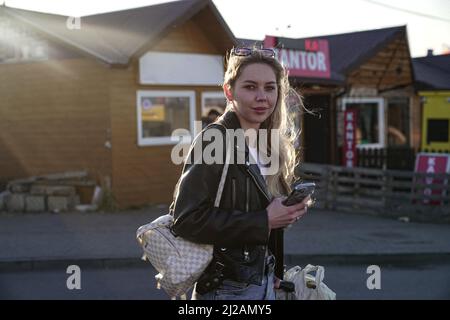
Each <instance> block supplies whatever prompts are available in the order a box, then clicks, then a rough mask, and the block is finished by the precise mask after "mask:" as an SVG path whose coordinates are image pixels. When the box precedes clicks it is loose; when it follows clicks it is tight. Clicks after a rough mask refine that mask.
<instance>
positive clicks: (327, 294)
mask: <svg viewBox="0 0 450 320" xmlns="http://www.w3.org/2000/svg"><path fill="white" fill-rule="evenodd" d="M313 272H315V276H314V275H313V274H312V273H313ZM324 274H325V269H324V267H322V266H313V265H310V264H308V265H307V266H306V267H305V268H304V269H303V270H302V268H300V267H299V266H295V267H292V268H291V269H289V270H288V271H286V273H285V274H284V280H286V281H290V282H293V283H294V284H295V299H296V300H336V293H334V292H333V291H332V290H331V289H330V288H328V286H327V285H326V284H325V283H324V282H323V278H324Z"/></svg>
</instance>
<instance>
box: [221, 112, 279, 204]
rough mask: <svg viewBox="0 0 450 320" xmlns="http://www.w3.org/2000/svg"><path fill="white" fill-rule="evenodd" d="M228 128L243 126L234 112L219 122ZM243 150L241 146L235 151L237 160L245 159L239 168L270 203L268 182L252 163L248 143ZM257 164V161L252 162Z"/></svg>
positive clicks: (227, 114)
mask: <svg viewBox="0 0 450 320" xmlns="http://www.w3.org/2000/svg"><path fill="white" fill-rule="evenodd" d="M219 122H221V123H222V124H223V125H224V126H225V127H226V128H228V129H239V128H241V125H240V123H239V119H238V117H237V116H236V114H235V113H234V112H233V111H228V112H227V113H226V114H224V116H223V118H222V119H221V120H219ZM241 149H242V148H239V146H237V145H236V146H235V148H234V150H235V152H236V158H235V159H236V160H237V159H245V163H244V164H241V163H242V162H238V163H239V164H238V166H239V167H240V168H242V169H243V170H245V171H246V172H248V173H249V174H250V175H251V176H252V178H253V181H254V182H255V183H256V185H257V187H258V189H260V190H261V192H262V193H263V194H264V195H265V196H266V198H267V199H268V200H269V201H270V199H271V198H272V197H271V196H270V193H269V190H268V188H267V184H266V180H265V179H264V177H263V176H262V175H261V171H260V170H259V167H258V165H257V164H256V163H250V152H249V150H248V146H247V143H246V144H245V150H241ZM252 162H255V161H252Z"/></svg>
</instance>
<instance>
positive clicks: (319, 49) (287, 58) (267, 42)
mask: <svg viewBox="0 0 450 320" xmlns="http://www.w3.org/2000/svg"><path fill="white" fill-rule="evenodd" d="M276 45H277V38H275V37H272V36H266V38H265V39H264V47H266V48H274V50H275V52H276V54H277V58H278V60H279V61H280V62H281V63H282V64H283V65H284V66H285V67H286V68H287V69H288V71H289V76H297V77H308V78H310V77H312V78H330V75H331V67H330V54H329V50H328V40H317V39H307V40H304V41H303V43H299V47H301V49H286V48H282V49H281V48H276Z"/></svg>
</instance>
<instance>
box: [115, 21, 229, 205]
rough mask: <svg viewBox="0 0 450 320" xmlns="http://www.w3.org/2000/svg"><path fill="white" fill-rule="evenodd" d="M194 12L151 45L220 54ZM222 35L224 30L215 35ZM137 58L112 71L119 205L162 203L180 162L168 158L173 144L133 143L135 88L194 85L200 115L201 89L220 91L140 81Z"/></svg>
mask: <svg viewBox="0 0 450 320" xmlns="http://www.w3.org/2000/svg"><path fill="white" fill-rule="evenodd" d="M197 20H198V17H193V19H191V20H189V21H187V22H186V23H184V24H182V25H180V26H179V27H177V28H175V29H173V30H172V31H171V32H170V33H169V34H167V35H166V36H165V37H164V38H163V39H161V41H159V42H158V43H156V44H155V45H154V46H153V47H152V48H151V50H152V51H162V52H186V53H206V54H223V52H220V50H219V49H217V46H216V45H215V44H214V43H213V42H212V41H211V39H210V38H209V37H208V36H207V35H206V34H204V32H203V30H202V29H203V28H204V27H205V26H200V25H199V23H198V22H197ZM218 36H223V35H218ZM138 76H139V69H138V60H137V59H135V60H134V61H133V62H132V63H131V65H130V67H129V68H128V69H126V70H122V69H114V70H112V71H111V91H110V100H111V126H112V133H113V137H112V141H113V148H112V155H113V157H112V163H113V180H112V185H113V193H114V195H115V198H116V200H117V201H118V204H119V206H120V207H129V206H140V205H144V204H149V203H152V204H155V203H166V204H169V203H170V202H171V200H172V196H173V190H174V187H175V184H176V182H177V180H178V178H179V176H180V174H181V170H182V165H174V164H173V163H172V161H171V159H170V154H171V150H172V148H173V145H168V146H141V147H138V145H137V114H136V94H137V90H194V91H195V95H196V118H197V120H200V115H201V93H202V92H205V91H220V87H218V86H217V87H214V86H154V85H140V84H139V79H138Z"/></svg>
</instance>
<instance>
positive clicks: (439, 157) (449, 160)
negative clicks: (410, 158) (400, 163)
mask: <svg viewBox="0 0 450 320" xmlns="http://www.w3.org/2000/svg"><path fill="white" fill-rule="evenodd" d="M415 172H423V173H441V174H445V173H449V172H450V155H447V154H439V153H418V154H417V158H416V168H415ZM420 182H421V183H422V184H425V185H431V184H435V185H436V184H437V185H439V184H442V185H447V183H448V181H447V180H443V179H435V178H432V177H426V178H424V179H421V181H420ZM423 193H424V194H425V195H428V196H429V195H439V194H442V195H445V189H443V190H440V189H436V188H435V189H431V188H425V189H424V190H423ZM423 202H424V203H429V204H433V205H439V204H440V201H436V200H432V201H430V200H429V199H424V201H423Z"/></svg>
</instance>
